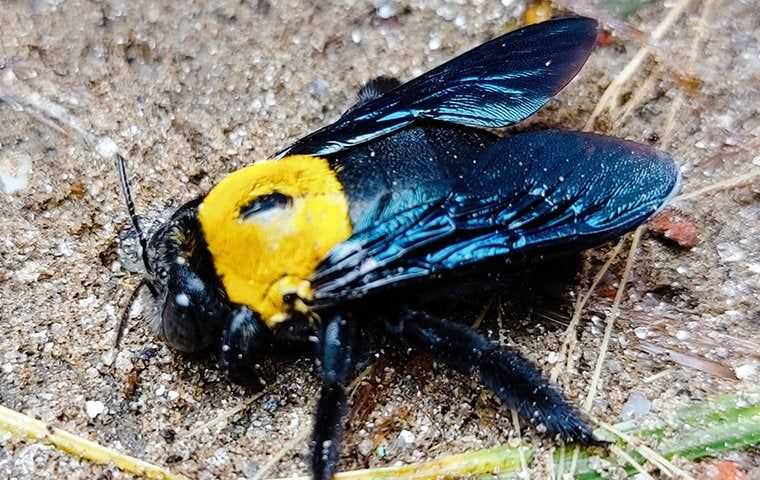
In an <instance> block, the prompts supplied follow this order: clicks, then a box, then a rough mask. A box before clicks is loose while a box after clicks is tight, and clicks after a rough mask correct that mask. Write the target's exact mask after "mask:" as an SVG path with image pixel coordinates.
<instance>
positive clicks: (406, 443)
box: [398, 430, 415, 448]
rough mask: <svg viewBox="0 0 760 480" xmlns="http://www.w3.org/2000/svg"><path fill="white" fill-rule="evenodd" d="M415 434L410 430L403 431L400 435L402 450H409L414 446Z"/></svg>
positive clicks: (399, 441)
mask: <svg viewBox="0 0 760 480" xmlns="http://www.w3.org/2000/svg"><path fill="white" fill-rule="evenodd" d="M414 440H415V438H414V434H413V433H412V432H410V431H409V430H401V433H399V434H398V444H399V447H401V448H408V447H410V446H412V445H414Z"/></svg>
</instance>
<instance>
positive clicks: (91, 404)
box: [84, 400, 106, 418]
mask: <svg viewBox="0 0 760 480" xmlns="http://www.w3.org/2000/svg"><path fill="white" fill-rule="evenodd" d="M84 411H85V412H87V416H88V417H90V418H95V417H97V416H98V415H100V414H101V413H103V412H105V411H106V406H105V405H104V404H103V402H100V401H98V400H87V401H86V402H85V403H84Z"/></svg>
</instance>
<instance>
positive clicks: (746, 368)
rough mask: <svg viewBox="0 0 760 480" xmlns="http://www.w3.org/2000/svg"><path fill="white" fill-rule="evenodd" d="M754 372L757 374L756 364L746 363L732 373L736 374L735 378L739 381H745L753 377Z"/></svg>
mask: <svg viewBox="0 0 760 480" xmlns="http://www.w3.org/2000/svg"><path fill="white" fill-rule="evenodd" d="M756 372H757V364H756V363H748V364H746V365H741V366H738V367H736V368H735V369H734V373H736V378H738V379H739V380H746V379H748V378H750V377H753V376H754V375H755V373H756Z"/></svg>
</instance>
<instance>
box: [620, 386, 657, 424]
mask: <svg viewBox="0 0 760 480" xmlns="http://www.w3.org/2000/svg"><path fill="white" fill-rule="evenodd" d="M651 409H652V402H650V401H649V399H648V398H647V397H646V395H644V394H643V393H641V392H637V391H633V392H631V394H630V395H629V396H628V400H627V401H626V402H625V404H624V405H623V410H622V411H621V412H620V417H621V418H622V419H623V420H629V419H631V418H638V417H641V416H644V415H646V414H647V413H649V411H650V410H651Z"/></svg>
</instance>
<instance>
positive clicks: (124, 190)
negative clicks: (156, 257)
mask: <svg viewBox="0 0 760 480" xmlns="http://www.w3.org/2000/svg"><path fill="white" fill-rule="evenodd" d="M115 158H116V172H117V174H118V175H119V185H120V186H121V196H122V197H123V198H124V203H125V204H126V205H127V212H128V213H129V219H130V220H131V222H132V228H134V229H135V232H137V239H138V241H139V243H140V255H141V257H142V261H143V265H145V271H146V272H147V273H148V275H149V276H151V277H152V276H153V269H152V268H151V267H150V262H149V261H148V241H147V240H146V239H145V233H143V230H142V227H140V221H139V220H138V218H137V214H136V213H135V202H134V201H132V192H131V191H130V190H129V179H128V178H127V161H126V160H125V159H124V157H123V156H122V155H121V154H120V153H119V152H116V156H115Z"/></svg>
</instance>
